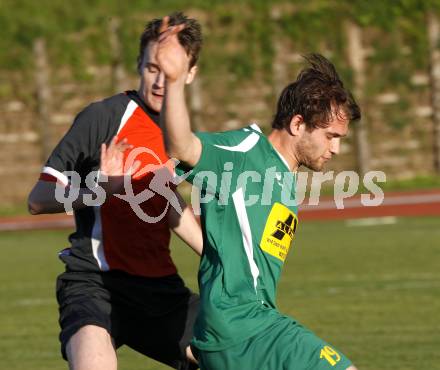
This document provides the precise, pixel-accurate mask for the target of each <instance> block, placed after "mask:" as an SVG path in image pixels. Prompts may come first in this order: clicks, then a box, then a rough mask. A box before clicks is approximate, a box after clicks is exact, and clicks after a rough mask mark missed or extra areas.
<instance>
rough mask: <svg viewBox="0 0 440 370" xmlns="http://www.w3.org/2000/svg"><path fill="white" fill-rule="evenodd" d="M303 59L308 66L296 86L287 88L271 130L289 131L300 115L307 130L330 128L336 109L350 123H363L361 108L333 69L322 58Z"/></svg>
mask: <svg viewBox="0 0 440 370" xmlns="http://www.w3.org/2000/svg"><path fill="white" fill-rule="evenodd" d="M304 58H305V59H306V60H307V62H308V63H309V66H308V67H307V68H304V69H303V70H302V71H301V72H300V73H299V75H298V77H297V79H296V81H295V82H293V83H291V84H289V85H288V86H286V87H285V88H284V90H283V92H282V93H281V95H280V98H279V99H278V106H277V112H276V114H275V117H274V119H273V121H272V127H273V128H275V129H282V128H286V127H288V126H289V124H290V121H291V120H292V117H293V116H295V115H297V114H298V115H301V116H302V117H303V120H304V123H305V124H306V126H307V128H308V129H315V128H318V127H321V128H323V127H327V126H328V125H329V122H330V120H331V118H332V114H333V109H334V108H336V114H340V113H343V114H345V115H346V116H347V118H348V119H349V120H350V121H356V120H358V119H360V118H361V112H360V109H359V106H358V105H357V103H356V101H355V100H354V98H353V96H352V94H351V93H350V91H349V90H347V89H346V88H345V87H344V84H343V83H342V81H341V79H340V77H339V75H338V73H337V72H336V69H335V67H334V65H333V64H332V63H331V62H330V61H329V60H327V59H326V58H324V57H323V56H322V55H319V54H311V55H309V56H306V57H304ZM341 109H342V111H341Z"/></svg>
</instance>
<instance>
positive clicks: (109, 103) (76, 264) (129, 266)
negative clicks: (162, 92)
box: [40, 91, 176, 277]
mask: <svg viewBox="0 0 440 370" xmlns="http://www.w3.org/2000/svg"><path fill="white" fill-rule="evenodd" d="M158 119H159V115H158V113H156V112H153V111H151V110H149V109H148V107H147V106H146V105H145V104H144V102H143V101H142V100H141V99H140V98H139V96H138V95H137V93H136V92H134V91H129V92H126V93H123V94H118V95H115V96H112V97H110V98H107V99H105V100H102V101H100V102H96V103H92V104H91V105H89V106H88V107H86V108H85V109H84V110H83V111H82V112H81V113H79V114H78V116H77V117H76V118H75V120H74V122H73V125H72V126H71V128H70V129H69V131H68V132H67V133H66V135H65V136H64V137H63V138H62V139H61V141H60V143H59V144H58V145H57V147H56V148H55V149H54V151H53V153H52V154H51V156H50V157H49V159H48V161H47V163H46V165H45V167H44V168H43V170H42V174H41V176H40V179H42V180H46V181H59V182H62V183H63V184H65V185H68V184H69V177H68V176H66V172H65V171H75V172H77V173H78V174H79V175H80V177H81V182H82V186H85V178H86V176H87V175H88V174H89V173H90V172H92V171H97V170H98V169H99V164H100V149H101V144H102V143H107V144H108V143H109V142H110V141H111V139H112V138H113V137H114V136H115V135H117V137H118V140H122V139H124V138H127V140H128V143H129V144H132V145H133V146H134V148H133V149H130V150H127V151H126V153H124V155H125V159H127V156H129V155H130V152H131V151H133V150H136V149H139V148H147V149H148V150H144V151H141V154H139V155H138V156H137V157H136V160H139V161H140V162H141V164H142V167H145V166H146V165H148V164H153V165H162V164H165V163H166V162H167V161H168V157H167V155H166V152H165V148H164V144H163V138H162V132H161V130H160V127H159V125H158ZM152 153H154V154H152ZM152 176H153V174H152V173H151V172H150V173H147V174H144V175H143V176H141V177H136V176H135V177H133V178H132V181H131V184H132V188H133V191H134V194H137V193H139V192H141V191H143V190H144V189H146V188H148V185H149V181H150V180H151V178H152ZM167 205H168V200H167V199H165V197H163V196H161V195H159V194H157V193H155V194H154V195H153V196H152V197H150V198H149V199H148V200H146V201H144V202H143V203H141V204H140V207H141V208H142V210H143V211H144V212H145V214H147V215H149V216H150V217H152V218H154V217H156V216H157V218H158V219H159V220H158V221H156V222H152V223H150V222H145V221H143V220H142V219H140V218H139V217H138V216H137V215H136V213H135V212H134V211H133V209H132V207H131V206H130V204H129V203H128V202H127V201H125V200H123V199H119V198H117V197H115V196H110V197H107V199H106V202H105V203H104V204H103V205H102V206H96V207H86V208H83V209H80V210H77V211H75V222H76V231H75V232H74V233H73V234H71V235H70V237H69V241H70V243H71V248H70V249H68V250H66V251H65V252H63V253H61V254H60V258H61V259H62V260H63V261H64V262H65V263H66V265H67V269H68V270H70V271H109V270H121V271H125V272H127V273H129V274H132V275H138V276H146V277H161V276H167V275H171V274H175V273H176V267H175V265H174V263H173V261H172V260H171V256H170V250H169V242H170V231H169V226H168V218H167V217H166V216H165V217H159V216H160V215H161V214H162V213H163V212H164V210H166V209H167Z"/></svg>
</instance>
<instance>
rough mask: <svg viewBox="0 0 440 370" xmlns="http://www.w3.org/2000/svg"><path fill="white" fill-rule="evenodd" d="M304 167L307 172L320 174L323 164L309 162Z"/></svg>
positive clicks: (320, 162)
mask: <svg viewBox="0 0 440 370" xmlns="http://www.w3.org/2000/svg"><path fill="white" fill-rule="evenodd" d="M305 166H306V167H307V168H308V169H309V170H312V171H315V172H320V171H322V170H323V168H324V162H322V161H315V162H310V163H307V164H306V165H305Z"/></svg>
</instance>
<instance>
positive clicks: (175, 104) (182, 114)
mask: <svg viewBox="0 0 440 370" xmlns="http://www.w3.org/2000/svg"><path fill="white" fill-rule="evenodd" d="M161 118H162V128H163V130H164V138H165V145H166V148H167V152H168V154H169V156H170V157H174V158H177V159H178V160H180V161H181V162H183V163H185V164H187V165H189V166H194V165H195V164H196V163H197V162H198V160H199V158H200V153H201V143H200V140H199V139H198V138H197V137H196V136H195V135H194V133H193V132H192V130H191V122H190V118H189V114H188V109H187V106H186V102H185V82H184V81H182V80H176V81H174V82H169V81H167V82H166V93H165V99H164V104H163V107H162V114H161Z"/></svg>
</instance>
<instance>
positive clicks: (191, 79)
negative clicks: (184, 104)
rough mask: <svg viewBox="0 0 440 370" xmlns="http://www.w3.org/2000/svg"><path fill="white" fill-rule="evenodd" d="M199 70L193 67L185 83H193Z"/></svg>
mask: <svg viewBox="0 0 440 370" xmlns="http://www.w3.org/2000/svg"><path fill="white" fill-rule="evenodd" d="M197 70H198V68H197V66H192V67H191V68H190V69H189V72H188V75H187V76H186V81H185V83H186V84H190V83H191V82H193V80H194V77H195V76H196V74H197Z"/></svg>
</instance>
